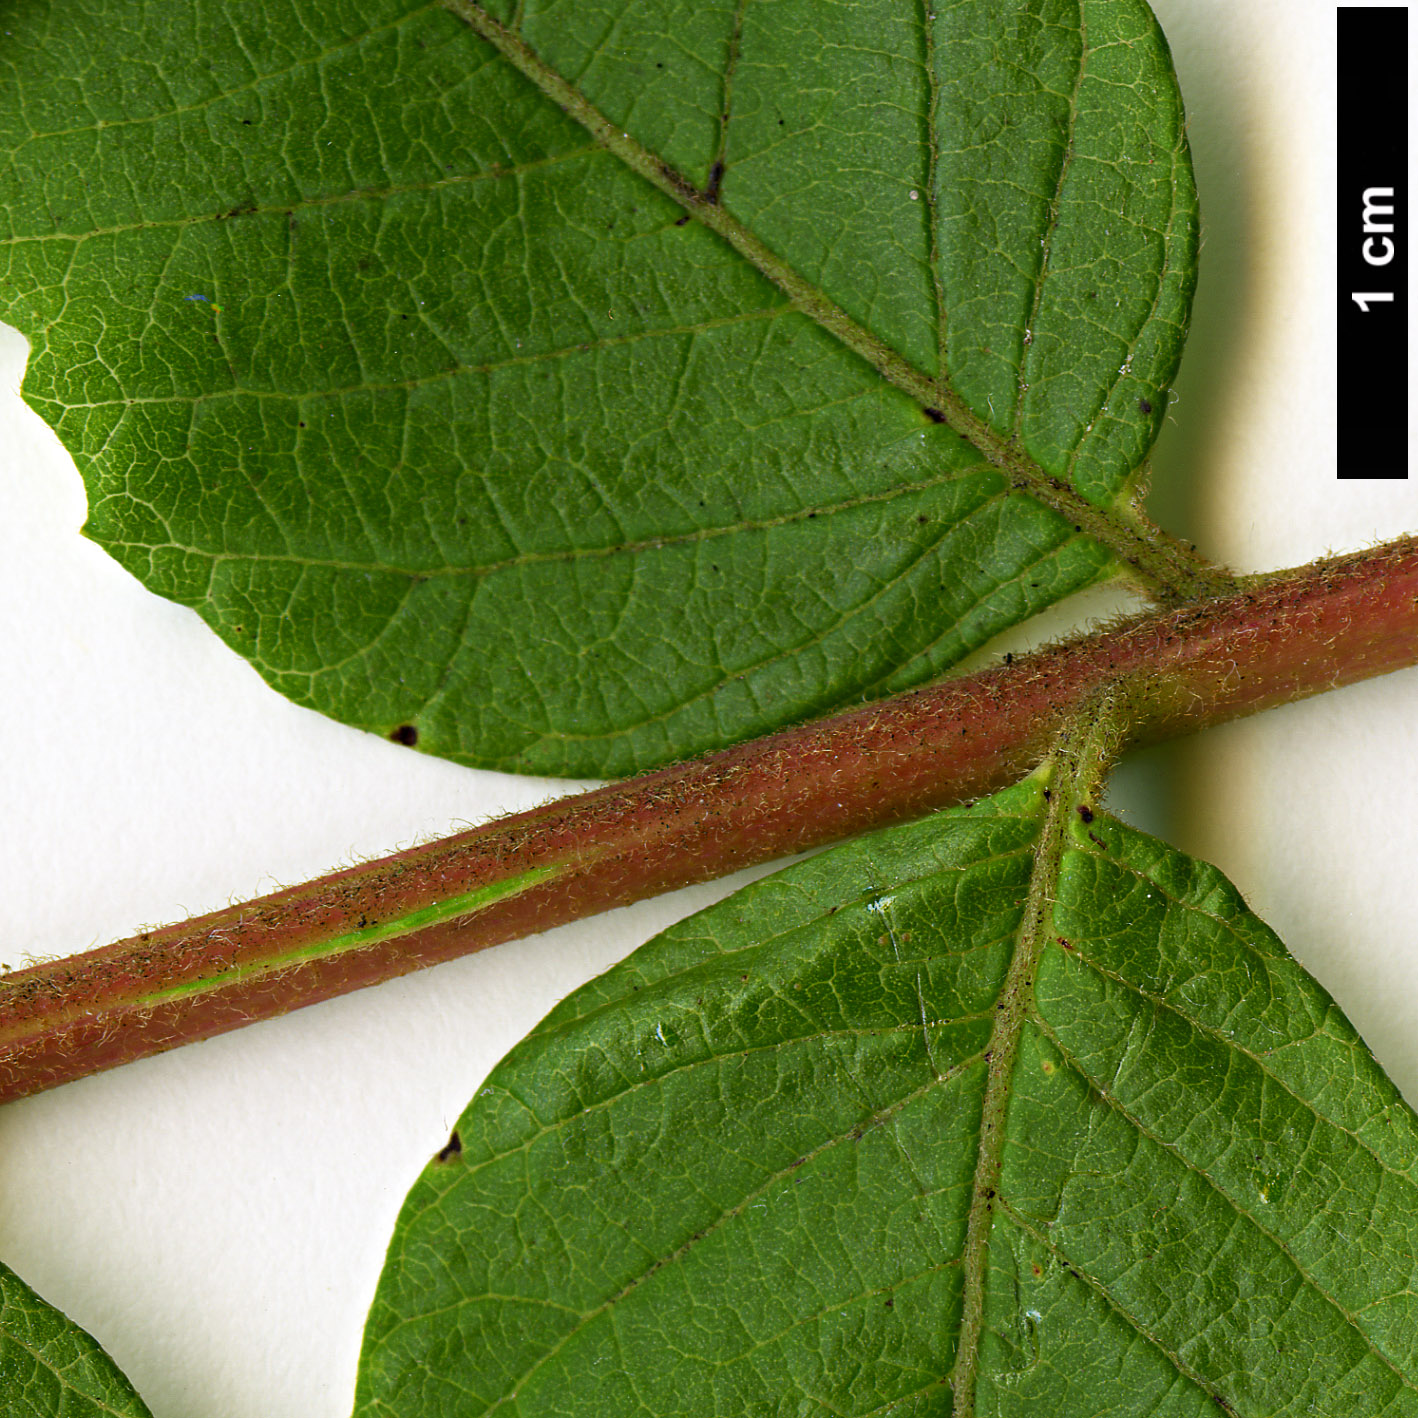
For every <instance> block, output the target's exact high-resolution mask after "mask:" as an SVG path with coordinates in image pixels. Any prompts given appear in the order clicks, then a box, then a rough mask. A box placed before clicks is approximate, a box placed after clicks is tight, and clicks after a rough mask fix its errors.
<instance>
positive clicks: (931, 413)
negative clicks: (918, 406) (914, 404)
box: [923, 409, 945, 423]
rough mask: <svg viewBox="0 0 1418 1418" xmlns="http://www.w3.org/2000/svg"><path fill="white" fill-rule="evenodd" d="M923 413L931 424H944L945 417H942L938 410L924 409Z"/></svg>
mask: <svg viewBox="0 0 1418 1418" xmlns="http://www.w3.org/2000/svg"><path fill="white" fill-rule="evenodd" d="M923 412H924V413H925V416H926V417H927V418H928V419H930V421H931V422H932V423H944V422H945V415H944V414H943V413H941V411H940V410H939V409H925V410H923Z"/></svg>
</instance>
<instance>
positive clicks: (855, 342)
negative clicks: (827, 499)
mask: <svg viewBox="0 0 1418 1418" xmlns="http://www.w3.org/2000/svg"><path fill="white" fill-rule="evenodd" d="M441 3H442V4H443V6H444V8H445V9H447V10H449V11H450V12H451V13H452V14H454V15H456V16H458V18H459V19H461V20H463V21H464V22H465V23H466V24H467V25H468V26H469V27H470V28H471V29H472V30H473V31H474V32H475V33H476V34H477V35H478V36H479V37H481V38H482V39H484V40H485V41H487V43H488V44H490V45H492V46H493V48H494V49H496V50H497V51H498V53H499V54H501V55H502V56H503V58H504V59H506V60H507V61H508V62H509V63H510V64H511V65H512V66H513V67H514V68H516V69H517V70H518V71H519V72H520V73H521V74H522V75H523V76H524V77H525V78H527V79H529V80H530V81H531V82H532V83H533V84H535V85H536V86H537V88H539V89H540V90H541V91H542V92H543V93H544V94H545V95H546V96H547V97H548V98H549V99H550V100H551V101H552V102H553V103H555V104H556V105H557V107H558V108H560V109H561V110H562V111H563V112H564V113H566V114H567V115H568V116H569V117H571V118H573V119H575V120H576V122H578V123H580V124H581V125H582V127H584V128H585V129H586V130H587V131H588V132H589V133H590V134H591V135H592V136H593V137H595V138H596V139H597V141H598V142H600V143H602V144H604V146H605V147H606V149H607V150H608V151H609V152H611V153H613V154H614V155H615V156H616V157H618V158H619V159H620V160H621V161H622V162H624V163H625V165H626V166H627V167H629V168H630V169H631V170H632V171H633V172H635V173H637V174H638V175H639V176H640V177H643V178H644V179H645V180H646V181H647V182H649V183H651V184H652V185H653V186H654V187H656V188H658V189H659V190H660V191H661V192H663V193H665V194H666V195H667V196H669V197H670V198H672V199H673V200H674V201H676V202H678V203H679V204H680V206H682V207H683V208H684V209H685V210H686V211H687V212H689V213H690V214H691V215H692V216H694V217H695V218H696V219H697V220H698V221H699V222H701V223H702V224H703V225H704V226H706V227H707V228H709V230H711V231H713V232H714V233H715V234H716V235H718V236H720V237H721V238H723V240H725V241H727V242H728V243H729V245H730V246H732V247H733V248H734V250H735V251H737V252H738V253H739V255H741V256H742V257H744V259H745V260H747V261H748V262H749V263H750V264H751V265H753V266H754V267H755V268H756V269H757V270H758V271H759V272H760V273H761V274H762V275H764V276H765V277H767V279H769V280H771V281H772V282H773V283H774V284H775V285H776V286H777V287H778V288H779V289H780V290H782V291H783V292H784V293H785V294H786V295H787V296H788V297H789V299H790V300H792V302H793V304H794V305H795V306H796V307H797V309H799V310H801V311H802V312H803V314H805V315H807V316H809V317H810V318H811V319H813V320H815V321H816V322H817V323H818V324H819V325H821V326H822V327H823V329H825V330H828V331H830V332H831V333H832V334H833V335H835V336H836V337H837V338H838V339H839V340H840V341H841V342H842V344H844V345H845V346H846V347H847V348H848V349H850V350H852V351H853V352H854V353H855V354H857V355H859V356H860V357H861V358H862V359H864V360H866V361H867V363H868V364H870V365H871V366H872V368H873V369H875V370H876V371H877V373H878V374H880V375H881V376H882V378H883V379H885V380H887V381H888V382H889V383H891V384H893V385H895V386H896V387H897V388H898V389H900V390H902V391H903V392H904V393H906V394H907V395H909V396H910V397H911V398H912V399H914V400H915V401H916V402H917V403H918V404H920V405H921V407H922V409H924V410H926V411H927V412H928V413H929V414H930V415H931V416H932V417H933V418H935V419H937V421H940V420H943V421H944V422H945V423H947V424H948V425H949V426H950V427H951V428H953V429H954V430H955V431H956V432H957V433H959V434H960V435H961V436H962V437H964V438H965V439H967V440H968V441H969V442H970V443H971V444H973V445H974V447H975V448H976V449H977V450H978V451H979V453H980V454H981V456H983V457H984V458H985V459H987V460H988V461H989V462H990V463H992V464H993V465H994V466H995V467H996V468H998V469H999V470H1000V471H1001V472H1002V473H1004V474H1005V475H1006V476H1007V477H1008V478H1009V480H1010V486H1011V488H1012V489H1013V490H1015V491H1019V492H1027V493H1029V494H1030V495H1031V496H1032V497H1034V498H1035V499H1036V500H1037V501H1039V502H1041V503H1043V504H1044V505H1045V506H1046V507H1049V508H1050V509H1052V510H1053V511H1054V512H1056V513H1057V514H1058V515H1059V516H1061V517H1063V518H1064V519H1065V520H1066V521H1068V522H1069V523H1070V525H1072V526H1073V527H1074V529H1075V530H1076V531H1080V532H1087V533H1088V534H1089V535H1090V536H1091V537H1093V538H1094V539H1095V540H1096V541H1098V542H1100V543H1102V544H1103V545H1104V546H1106V547H1107V548H1108V549H1109V550H1110V551H1112V552H1113V554H1114V555H1115V556H1116V557H1117V558H1118V560H1119V561H1120V562H1122V563H1123V564H1124V565H1125V566H1127V567H1128V568H1129V569H1130V570H1131V572H1132V574H1133V575H1134V576H1135V577H1136V578H1137V579H1138V580H1140V581H1141V582H1142V583H1143V584H1144V585H1146V586H1147V587H1148V588H1149V589H1150V590H1151V592H1152V593H1153V594H1155V595H1157V596H1160V597H1162V598H1164V599H1168V600H1194V599H1199V598H1203V597H1208V596H1216V595H1220V594H1223V593H1225V592H1226V591H1228V590H1231V589H1234V584H1235V583H1234V578H1232V577H1231V576H1229V575H1228V574H1226V573H1225V572H1224V571H1221V570H1219V569H1218V568H1216V567H1213V566H1211V565H1210V564H1209V563H1207V562H1205V561H1204V560H1203V559H1202V558H1200V557H1198V556H1197V555H1196V554H1195V552H1193V551H1190V550H1189V549H1188V548H1186V547H1184V546H1183V545H1181V544H1180V543H1177V542H1175V541H1174V540H1171V539H1162V538H1158V537H1155V536H1153V535H1152V534H1151V531H1150V529H1149V528H1147V527H1146V526H1144V525H1141V524H1140V523H1139V522H1137V521H1135V520H1133V519H1131V518H1127V517H1123V516H1120V515H1119V513H1118V509H1116V508H1101V507H1095V506H1094V505H1093V504H1092V503H1090V502H1088V501H1087V500H1086V499H1084V498H1083V497H1081V496H1080V495H1079V494H1078V493H1077V492H1076V491H1075V490H1074V489H1073V488H1072V487H1070V486H1069V485H1068V483H1067V482H1065V481H1064V480H1063V479H1062V478H1057V477H1052V476H1050V475H1049V474H1048V473H1047V472H1045V470H1044V469H1043V468H1041V467H1040V466H1039V465H1038V464H1037V463H1035V462H1034V460H1033V459H1032V458H1030V457H1029V456H1028V454H1026V453H1025V452H1024V451H1023V448H1022V446H1021V440H1020V438H1019V435H1018V434H1017V433H1016V434H1014V435H1012V436H1010V437H1008V438H1006V437H1003V436H1002V435H1000V434H999V433H998V432H996V431H995V429H993V428H992V427H991V426H990V425H989V424H988V423H987V422H985V420H984V419H982V418H980V417H979V416H978V415H977V414H976V413H975V412H974V410H973V409H971V408H970V407H969V405H968V404H966V403H965V401H964V400H963V399H962V398H961V397H960V396H959V394H957V393H956V392H955V390H954V389H953V388H952V387H951V386H950V384H949V383H948V381H947V379H946V377H945V375H944V373H943V372H942V374H941V376H940V378H939V380H937V379H936V378H934V377H932V376H930V375H928V374H926V373H924V372H923V371H921V370H920V369H917V368H916V366H915V365H913V364H912V363H911V362H910V361H909V360H907V359H905V358H903V357H902V356H901V355H900V354H899V353H897V351H896V350H894V349H892V348H891V346H890V345H888V344H887V343H886V342H885V341H884V340H882V339H881V338H880V336H878V335H876V334H875V333H873V332H872V331H871V330H869V329H867V328H866V327H865V326H863V325H861V324H859V323H858V322H857V321H856V320H854V319H853V318H852V317H851V316H850V315H848V314H847V312H846V311H845V310H843V309H842V307H841V306H839V305H838V304H837V303H836V302H835V301H834V300H832V299H831V298H830V297H829V296H827V295H826V294H824V292H823V291H822V290H820V289H819V288H818V287H817V286H816V285H815V284H813V282H811V281H809V280H808V279H807V278H806V277H805V276H804V275H803V274H802V273H801V272H800V271H798V270H797V269H796V268H795V267H794V266H792V265H790V264H789V263H788V262H787V261H785V260H784V259H783V258H782V257H781V256H779V255H778V254H777V253H776V252H774V251H773V250H771V249H770V248H769V247H768V246H767V245H765V244H764V242H763V241H761V240H760V239H759V238H758V237H757V236H756V235H755V234H754V233H753V232H752V231H750V230H749V229H748V228H747V227H746V226H744V225H743V223H742V222H740V221H738V220H737V219H736V218H735V217H733V216H731V215H730V214H729V213H728V212H727V211H726V210H725V208H724V207H723V205H722V204H721V203H720V201H719V192H718V184H717V183H714V184H713V185H712V186H711V187H710V189H709V190H707V191H700V190H699V189H698V188H697V187H695V185H694V184H693V183H692V182H691V181H690V180H689V179H688V178H687V177H685V175H684V174H683V173H681V172H680V171H678V169H676V168H675V167H674V166H672V165H671V164H670V163H668V162H666V161H665V160H664V159H663V158H661V157H660V156H659V155H658V154H656V153H653V152H651V151H650V150H649V149H648V148H646V147H645V146H644V145H643V144H641V143H640V142H639V141H638V140H637V139H635V138H633V137H631V135H630V134H629V133H627V132H625V131H624V130H623V129H621V128H620V127H619V126H617V125H616V124H614V123H612V122H611V121H610V120H609V119H608V118H607V117H606V116H605V114H603V113H602V112H601V111H600V110H599V109H598V108H596V107H595V105H594V104H592V103H591V102H590V101H589V100H588V99H587V98H586V96H585V95H584V94H583V93H581V91H580V90H579V89H578V88H576V87H575V85H574V84H572V83H570V82H569V81H568V80H567V79H566V78H565V77H564V76H563V75H562V74H560V73H559V72H558V71H557V70H555V69H553V68H552V67H551V65H549V64H548V63H547V62H546V61H545V60H544V59H543V58H542V57H541V56H540V55H539V54H538V53H537V52H536V51H535V50H534V49H533V48H532V47H531V45H529V44H528V43H527V41H526V40H525V39H524V38H523V37H522V36H521V35H520V34H519V33H517V32H516V31H515V30H513V29H511V28H509V27H508V26H507V25H504V24H503V23H502V22H501V21H500V20H497V19H495V18H494V17H493V16H492V15H490V14H488V12H487V11H486V10H484V9H483V7H482V6H481V5H478V4H475V3H473V0H441Z"/></svg>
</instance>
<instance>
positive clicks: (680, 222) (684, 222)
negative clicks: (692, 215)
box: [675, 212, 689, 226]
mask: <svg viewBox="0 0 1418 1418" xmlns="http://www.w3.org/2000/svg"><path fill="white" fill-rule="evenodd" d="M675 225H676V226H688V225H689V213H688V212H686V213H685V214H684V215H683V216H682V217H679V218H677V219H676V221H675Z"/></svg>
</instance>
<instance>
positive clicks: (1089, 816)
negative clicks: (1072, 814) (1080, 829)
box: [1078, 803, 1093, 822]
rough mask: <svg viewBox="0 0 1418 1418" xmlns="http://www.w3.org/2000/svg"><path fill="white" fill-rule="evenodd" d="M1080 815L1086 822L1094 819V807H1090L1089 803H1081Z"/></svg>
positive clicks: (1079, 807) (1079, 806)
mask: <svg viewBox="0 0 1418 1418" xmlns="http://www.w3.org/2000/svg"><path fill="white" fill-rule="evenodd" d="M1078 815H1079V817H1080V818H1082V819H1083V821H1084V822H1092V821H1093V809H1092V808H1091V807H1089V806H1088V804H1087V803H1079V805H1078Z"/></svg>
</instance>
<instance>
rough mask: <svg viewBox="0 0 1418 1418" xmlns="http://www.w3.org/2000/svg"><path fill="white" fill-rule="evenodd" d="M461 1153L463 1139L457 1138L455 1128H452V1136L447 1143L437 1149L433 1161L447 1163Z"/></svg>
mask: <svg viewBox="0 0 1418 1418" xmlns="http://www.w3.org/2000/svg"><path fill="white" fill-rule="evenodd" d="M462 1151H463V1139H462V1138H461V1137H459V1136H458V1130H457V1128H454V1129H453V1133H452V1135H451V1136H450V1137H449V1139H448V1141H447V1142H446V1143H445V1144H444V1146H443V1147H442V1148H440V1149H439V1151H438V1155H437V1156H436V1157H434V1159H433V1160H434V1161H435V1162H447V1161H449V1160H451V1159H452V1158H454V1157H457V1156H459V1155H460V1154H461V1153H462Z"/></svg>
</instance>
